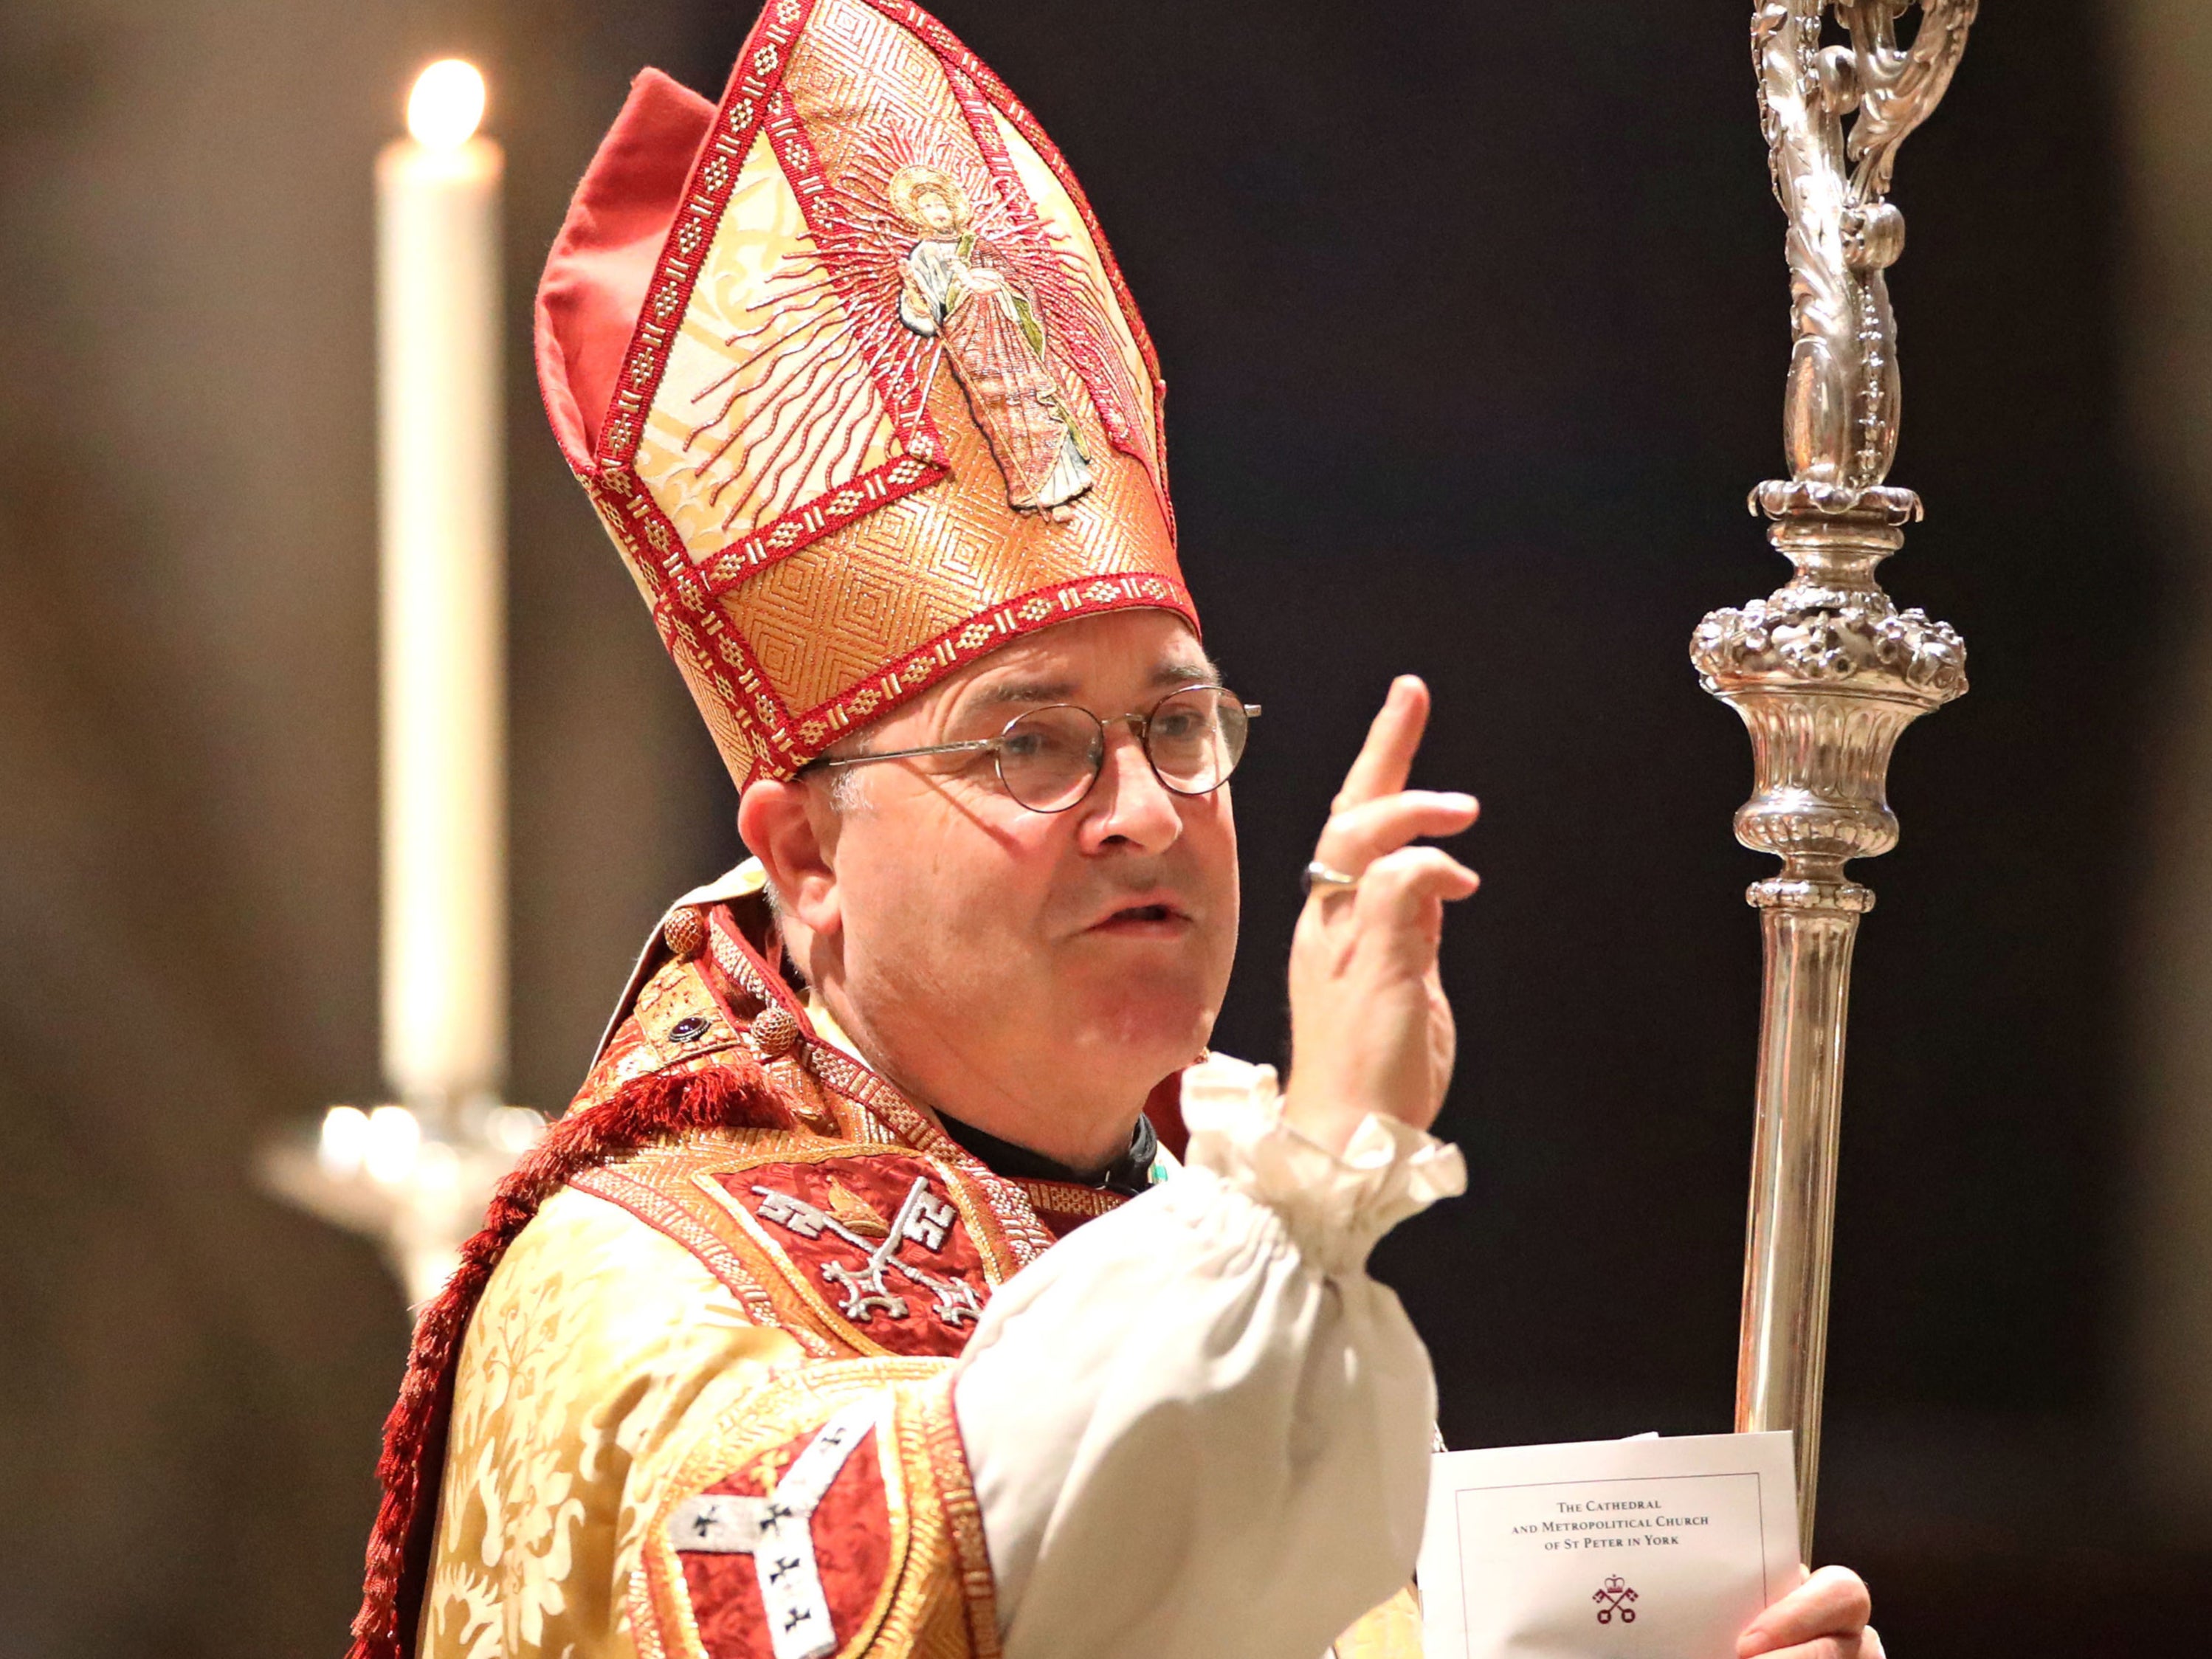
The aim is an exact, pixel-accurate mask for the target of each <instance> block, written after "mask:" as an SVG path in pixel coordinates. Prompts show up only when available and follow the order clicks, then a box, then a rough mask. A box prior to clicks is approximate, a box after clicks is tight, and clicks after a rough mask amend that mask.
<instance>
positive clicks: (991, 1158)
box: [938, 1111, 1160, 1198]
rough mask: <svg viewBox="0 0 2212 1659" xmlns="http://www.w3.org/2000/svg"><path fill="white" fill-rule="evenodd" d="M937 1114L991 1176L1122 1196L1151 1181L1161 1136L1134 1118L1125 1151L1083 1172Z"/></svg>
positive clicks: (1130, 1195) (1143, 1120)
mask: <svg viewBox="0 0 2212 1659" xmlns="http://www.w3.org/2000/svg"><path fill="white" fill-rule="evenodd" d="M938 1117H939V1120H940V1121H942V1122H943V1123H944V1125H945V1133H947V1134H949V1135H951V1137H952V1138H953V1139H955V1140H957V1141H958V1142H959V1143H960V1144H961V1146H964V1147H966V1148H967V1149H968V1151H969V1152H972V1153H974V1154H975V1158H977V1160H978V1161H980V1162H981V1164H982V1165H983V1167H984V1168H985V1169H987V1170H990V1172H991V1173H992V1174H993V1175H999V1176H1006V1178H1007V1179H1008V1180H1010V1181H1060V1182H1066V1183H1067V1184H1068V1185H1070V1186H1073V1187H1096V1188H1100V1189H1101V1190H1103V1191H1105V1192H1109V1193H1118V1194H1121V1196H1122V1197H1124V1198H1134V1197H1136V1196H1137V1194H1139V1193H1141V1192H1144V1191H1145V1190H1146V1189H1147V1188H1150V1187H1151V1186H1152V1158H1153V1156H1154V1155H1155V1154H1156V1153H1157V1152H1158V1151H1159V1146H1160V1138H1159V1136H1158V1135H1157V1134H1155V1133H1153V1132H1152V1121H1151V1120H1150V1119H1149V1118H1146V1117H1142V1116H1139V1118H1138V1119H1137V1128H1136V1133H1133V1134H1132V1135H1131V1136H1130V1137H1129V1150H1128V1151H1127V1152H1123V1153H1122V1154H1121V1157H1119V1158H1115V1160H1114V1161H1113V1162H1112V1163H1111V1164H1108V1165H1107V1166H1106V1168H1105V1169H1104V1170H1103V1171H1091V1172H1085V1171H1084V1170H1071V1169H1069V1168H1068V1167H1067V1165H1066V1164H1058V1163H1054V1161H1053V1160H1052V1159H1051V1158H1047V1157H1046V1156H1045V1155H1044V1154H1043V1153H1042V1152H1031V1151H1030V1149H1029V1148H1028V1147H1026V1146H1015V1145H1014V1143H1013V1142H1012V1141H1011V1140H1001V1139H999V1138H998V1136H996V1135H994V1134H986V1133H984V1132H983V1131H982V1130H981V1129H979V1128H977V1127H975V1125H973V1124H972V1123H963V1122H962V1121H960V1120H959V1119H958V1118H957V1117H951V1116H948V1115H945V1113H944V1112H941V1111H940V1112H939V1113H938Z"/></svg>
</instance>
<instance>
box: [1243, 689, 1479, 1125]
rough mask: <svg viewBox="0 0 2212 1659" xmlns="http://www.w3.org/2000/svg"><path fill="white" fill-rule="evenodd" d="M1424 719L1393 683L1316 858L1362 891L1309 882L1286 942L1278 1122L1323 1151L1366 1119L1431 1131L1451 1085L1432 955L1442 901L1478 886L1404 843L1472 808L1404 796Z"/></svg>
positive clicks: (1449, 1035) (1468, 874)
mask: <svg viewBox="0 0 2212 1659" xmlns="http://www.w3.org/2000/svg"><path fill="white" fill-rule="evenodd" d="M1428 721H1429V690H1428V688H1427V687H1426V686H1425V685H1424V684H1421V682H1420V681H1419V680H1418V679H1416V678H1413V676H1412V675H1410V674H1409V675H1406V676H1403V677H1401V678H1399V679H1398V680H1396V681H1395V682H1394V683H1393V684H1391V687H1390V695H1389V698H1388V699H1387V700H1386V701H1385V702H1383V711H1382V713H1380V714H1377V715H1376V717H1375V723H1374V724H1373V725H1372V726H1370V727H1369V728H1368V732H1367V741H1366V744H1364V746H1363V747H1362V748H1361V750H1360V751H1359V757H1358V759H1357V760H1355V761H1354V762H1353V763H1352V770H1351V771H1350V772H1349V773H1348V774H1346V777H1345V780H1344V787H1343V788H1342V789H1341V790H1340V791H1339V792H1338V793H1337V797H1336V799H1335V801H1334V803H1333V804H1332V805H1331V807H1330V811H1329V820H1328V826H1327V827H1326V828H1325V829H1322V834H1321V840H1320V842H1319V843H1318V844H1317V845H1316V848H1315V849H1314V859H1315V861H1316V863H1318V864H1321V865H1323V866H1327V867H1328V869H1330V870H1333V871H1335V872H1340V873H1341V874H1343V875H1346V876H1349V877H1352V878H1356V880H1357V885H1356V886H1353V887H1351V888H1345V887H1339V886H1331V885H1327V884H1316V886H1315V887H1314V889H1313V893H1312V896H1310V898H1308V899H1307V901H1306V908H1305V909H1304V913H1303V914H1302V915H1300V916H1299V917H1298V925H1297V933H1296V934H1295V935H1294V936H1293V938H1292V939H1291V1079H1290V1083H1289V1085H1288V1087H1287V1088H1286V1089H1285V1102H1284V1115H1285V1118H1286V1119H1287V1120H1288V1121H1290V1122H1291V1123H1292V1124H1293V1125H1295V1126H1296V1127H1297V1128H1298V1129H1300V1130H1301V1131H1302V1132H1304V1133H1305V1134H1307V1135H1309V1136H1310V1137H1312V1138H1313V1139H1316V1140H1318V1141H1320V1142H1321V1143H1322V1145H1323V1146H1328V1148H1330V1149H1331V1150H1332V1151H1340V1150H1342V1148H1343V1146H1344V1144H1345V1142H1346V1140H1347V1139H1350V1137H1351V1134H1352V1130H1353V1129H1355V1128H1356V1127H1358V1125H1359V1122H1360V1120H1361V1119H1362V1118H1364V1116H1366V1115H1368V1114H1369V1113H1370V1112H1371V1113H1373V1114H1375V1115H1377V1116H1379V1117H1393V1118H1396V1119H1397V1120H1399V1121H1401V1122H1403V1123H1409V1124H1411V1125H1413V1127H1415V1128H1417V1129H1425V1128H1427V1127H1429V1125H1430V1124H1431V1123H1432V1122H1434V1121H1436V1115H1437V1110H1438V1109H1440V1108H1441V1107H1442V1106H1443V1098H1444V1090H1445V1088H1446V1087H1447V1086H1448V1085H1449V1084H1450V1082H1451V1073H1452V1060H1453V1056H1454V1054H1455V1035H1454V1032H1453V1028H1452V1015H1451V1005H1450V1004H1449V1003H1448V1002H1446V1001H1445V1000H1444V994H1443V985H1442V983H1441V981H1439V979H1438V977H1437V945H1438V944H1439V943H1440V942H1441V940H1442V939H1443V907H1444V905H1445V903H1446V902H1448V901H1450V900H1454V899H1463V898H1466V897H1468V896H1469V895H1471V894H1472V893H1473V892H1474V890H1475V888H1476V886H1477V885H1478V880H1477V878H1476V876H1475V873H1474V871H1472V870H1470V869H1468V867H1467V866H1465V865H1463V864H1462V863H1460V862H1459V861H1458V860H1456V859H1455V858H1453V857H1452V856H1451V855H1450V854H1448V853H1446V852H1444V851H1443V849H1442V848H1435V847H1415V846H1411V845H1409V844H1408V843H1410V842H1413V841H1414V840H1415V839H1416V838H1417V837H1419V836H1455V835H1457V834H1459V833H1460V831H1462V830H1463V829H1466V828H1467V827H1468V825H1469V824H1471V823H1474V819H1475V814H1476V812H1477V811H1478V810H1479V809H1478V807H1477V805H1476V803H1475V799H1474V796H1472V795H1463V794H1457V793H1437V792H1434V791H1430V790H1423V789H1408V788H1407V787H1406V776H1407V772H1408V771H1409V770H1410V769H1412V766H1413V756H1414V753H1415V751H1416V750H1419V748H1420V746H1421V733H1422V732H1423V731H1424V730H1425V728H1426V726H1427V725H1428Z"/></svg>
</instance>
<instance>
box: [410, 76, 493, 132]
mask: <svg viewBox="0 0 2212 1659" xmlns="http://www.w3.org/2000/svg"><path fill="white" fill-rule="evenodd" d="M483 112H484V82H483V76H481V75H479V74H478V73H477V66H476V65H475V64H469V63H464V62H463V61H462V60H461V59H459V58H441V59H440V60H439V61H438V62H437V63H435V64H431V65H430V67H429V68H428V69H426V70H423V71H422V74H420V75H419V76H416V78H415V90H414V91H413V92H411V93H410V94H408V97H407V131H410V132H411V133H413V134H414V135H415V142H416V143H420V144H428V146H429V147H430V148H431V149H458V148H459V146H461V145H463V144H465V143H468V141H469V139H470V137H471V135H472V134H474V133H475V131H476V130H477V123H478V122H479V121H481V120H483Z"/></svg>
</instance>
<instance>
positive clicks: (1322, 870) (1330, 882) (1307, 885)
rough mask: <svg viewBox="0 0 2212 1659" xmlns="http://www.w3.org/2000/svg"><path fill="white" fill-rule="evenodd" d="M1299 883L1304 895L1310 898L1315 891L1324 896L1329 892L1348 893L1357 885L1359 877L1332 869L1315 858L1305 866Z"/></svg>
mask: <svg viewBox="0 0 2212 1659" xmlns="http://www.w3.org/2000/svg"><path fill="white" fill-rule="evenodd" d="M1301 885H1302V886H1304V889H1305V891H1306V896H1307V897H1309V898H1310V897H1312V896H1313V895H1315V894H1316V893H1320V894H1322V895H1324V896H1326V895H1328V894H1330V893H1348V892H1350V891H1351V890H1352V889H1353V888H1355V887H1357V886H1358V885H1359V878H1358V877H1357V876H1347V875H1346V874H1345V873H1344V872H1343V871H1341V870H1338V869H1334V868H1332V867H1331V866H1328V865H1326V864H1323V863H1322V861H1321V860H1319V859H1316V860H1314V861H1313V862H1312V863H1311V864H1309V865H1308V866H1306V873H1305V877H1304V881H1303V882H1302V883H1301Z"/></svg>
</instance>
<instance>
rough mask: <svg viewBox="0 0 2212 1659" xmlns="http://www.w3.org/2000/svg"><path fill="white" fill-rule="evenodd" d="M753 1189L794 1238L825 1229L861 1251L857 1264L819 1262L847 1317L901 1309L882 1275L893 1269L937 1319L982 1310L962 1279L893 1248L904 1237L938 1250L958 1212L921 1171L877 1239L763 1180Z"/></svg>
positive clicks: (947, 1321) (966, 1319)
mask: <svg viewBox="0 0 2212 1659" xmlns="http://www.w3.org/2000/svg"><path fill="white" fill-rule="evenodd" d="M753 1191H754V1192H755V1193H757V1194H759V1196H760V1200H761V1204H760V1211H759V1214H760V1218H761V1219H762V1220H763V1221H772V1222H774V1223H775V1225H778V1226H779V1227H781V1228H783V1229H784V1230H785V1231H788V1232H791V1233H794V1234H796V1235H797V1236H798V1237H800V1238H809V1239H811V1238H819V1237H822V1235H823V1234H824V1233H828V1234H829V1235H831V1236H832V1237H836V1238H840V1239H842V1240H843V1241H844V1242H845V1243H848V1244H850V1245H851V1246H853V1248H854V1249H857V1250H860V1251H862V1252H864V1253H865V1254H866V1257H867V1259H866V1261H862V1262H860V1263H859V1264H858V1265H857V1266H855V1265H854V1264H852V1263H849V1262H843V1261H825V1262H823V1264H822V1277H823V1281H824V1282H825V1283H827V1284H829V1285H836V1286H838V1287H840V1288H842V1290H843V1291H844V1292H845V1298H844V1302H843V1304H842V1307H841V1308H840V1310H839V1311H840V1312H842V1314H843V1315H844V1316H845V1317H846V1318H848V1319H849V1320H851V1321H852V1322H854V1324H856V1325H865V1324H866V1323H868V1322H869V1321H870V1320H872V1318H874V1316H876V1314H877V1312H878V1310H880V1311H881V1312H883V1313H884V1314H885V1315H887V1316H890V1318H893V1319H904V1318H905V1317H906V1316H907V1299H906V1297H903V1296H901V1295H899V1294H898V1293H897V1292H896V1291H893V1290H892V1289H891V1287H890V1277H889V1276H890V1274H892V1273H897V1274H898V1275H899V1276H900V1277H901V1278H902V1279H905V1280H906V1281H907V1282H908V1284H909V1285H913V1286H915V1288H916V1289H918V1290H924V1291H928V1292H929V1294H930V1312H931V1313H933V1314H934V1315H935V1316H937V1319H938V1322H939V1323H940V1324H943V1325H945V1326H947V1327H957V1326H960V1325H963V1324H966V1325H972V1324H974V1323H975V1321H976V1317H977V1316H979V1315H980V1314H981V1312H982V1311H983V1304H982V1303H981V1301H980V1300H979V1299H977V1297H976V1295H975V1289H974V1287H973V1286H971V1285H969V1283H968V1281H967V1280H965V1279H954V1278H949V1277H947V1276H945V1275H944V1274H940V1273H932V1272H930V1271H929V1269H927V1267H922V1266H921V1265H920V1264H919V1263H917V1262H912V1261H906V1260H904V1259H902V1257H901V1256H900V1255H899V1251H900V1249H901V1248H902V1246H904V1245H907V1244H918V1245H920V1246H921V1248H922V1249H925V1250H927V1251H928V1252H930V1254H932V1255H936V1254H937V1253H939V1251H941V1250H943V1249H944V1248H945V1240H946V1239H947V1238H948V1237H951V1231H952V1224H953V1222H954V1221H955V1220H956V1219H957V1217H958V1214H959V1212H957V1210H955V1209H954V1208H953V1207H952V1206H951V1203H950V1202H949V1201H947V1200H944V1199H941V1198H939V1197H937V1196H935V1195H934V1194H932V1193H931V1191H930V1190H929V1180H928V1177H927V1176H915V1178H914V1185H913V1186H911V1187H909V1188H907V1194H906V1200H905V1201H904V1202H903V1203H902V1204H901V1205H900V1206H899V1211H898V1214H897V1216H896V1217H895V1218H893V1220H892V1222H891V1225H890V1230H889V1231H887V1232H886V1233H885V1235H884V1238H883V1241H882V1242H881V1243H877V1242H876V1241H875V1240H872V1239H869V1238H865V1237H861V1236H860V1234H859V1233H856V1232H854V1231H853V1230H852V1229H851V1228H849V1227H848V1226H846V1225H844V1223H842V1222H841V1221H839V1220H838V1219H837V1218H836V1216H834V1215H832V1214H831V1213H830V1212H829V1211H827V1210H823V1209H819V1208H817V1207H816V1206H814V1205H811V1204H809V1203H808V1202H807V1201H806V1200H805V1199H803V1198H799V1197H798V1196H796V1195H795V1194H791V1193H779V1192H777V1191H775V1189H773V1188H768V1187H756V1188H753Z"/></svg>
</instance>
